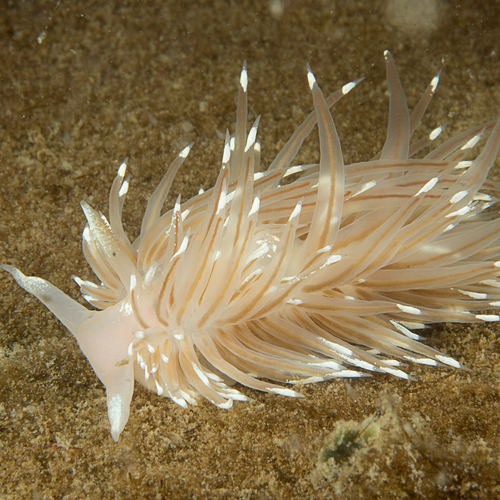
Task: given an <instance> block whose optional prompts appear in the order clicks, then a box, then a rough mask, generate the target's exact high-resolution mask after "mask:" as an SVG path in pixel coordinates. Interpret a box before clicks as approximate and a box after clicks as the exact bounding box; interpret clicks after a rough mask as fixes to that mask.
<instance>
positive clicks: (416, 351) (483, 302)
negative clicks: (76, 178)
mask: <svg viewBox="0 0 500 500" xmlns="http://www.w3.org/2000/svg"><path fill="white" fill-rule="evenodd" d="M385 59H386V66H387V77H388V84H389V96H390V103H389V104H390V105H389V124H388V132H387V139H386V141H385V144H384V146H383V149H382V151H381V152H380V153H379V154H378V155H376V156H375V157H374V158H373V159H371V160H370V161H366V162H360V163H354V164H350V165H345V164H344V161H343V156H342V151H341V146H340V141H339V138H338V135H337V132H336V128H335V124H334V121H333V118H332V115H331V113H330V110H329V108H330V107H331V106H333V105H334V104H335V103H336V102H337V101H338V100H339V99H340V98H341V97H342V96H344V95H345V94H347V93H348V92H349V91H351V90H352V89H353V88H354V87H355V86H356V84H357V83H358V81H355V82H351V83H349V84H347V85H345V86H344V87H343V88H342V89H340V90H339V91H337V92H335V93H333V94H332V95H330V96H329V97H327V98H326V99H325V97H324V96H323V94H322V92H321V90H320V88H319V87H318V84H317V82H316V79H315V77H314V75H313V73H312V72H311V70H310V68H308V72H307V78H308V82H309V87H310V89H311V92H312V96H313V101H314V111H313V112H312V113H311V114H310V115H309V116H308V117H307V118H306V119H305V120H304V122H303V123H302V124H301V125H300V126H299V127H298V129H297V130H296V131H295V133H294V134H293V135H292V137H291V138H290V140H289V141H288V142H287V143H286V145H285V147H284V148H283V149H282V150H281V152H280V153H279V154H278V155H277V157H276V159H275V160H274V161H273V162H272V163H271V165H270V166H269V167H268V168H267V170H264V171H261V170H260V168H259V160H260V145H259V143H258V141H257V126H258V122H259V119H257V120H256V121H255V123H254V124H253V126H252V127H251V129H250V131H249V132H248V134H247V70H246V66H244V67H243V71H242V73H241V78H240V88H239V95H238V106H237V117H236V130H235V133H234V135H230V134H229V132H226V139H225V146H224V153H223V158H222V166H221V169H220V173H219V175H218V178H217V181H216V183H215V186H214V187H213V188H212V189H210V190H208V191H206V192H201V193H200V194H198V195H197V196H195V197H193V198H191V199H190V200H187V201H185V202H183V203H181V200H180V197H179V198H178V199H177V202H176V203H175V206H174V207H173V208H172V209H171V210H169V211H167V212H165V213H162V207H163V204H164V201H165V199H166V197H167V195H168V192H169V189H170V187H171V184H172V180H173V179H174V177H175V175H176V172H177V171H178V169H179V167H180V166H181V165H182V163H183V162H184V160H185V159H186V157H187V155H188V153H189V151H190V148H191V146H187V147H186V148H185V149H184V150H183V151H182V152H181V153H180V154H179V156H178V157H177V158H176V159H175V160H174V161H173V163H172V164H171V165H170V167H169V169H168V170H167V172H166V174H165V176H164V177H163V179H162V181H161V182H160V184H159V186H158V187H157V188H156V190H155V191H154V193H153V194H152V196H151V198H150V199H149V202H148V204H147V208H146V212H145V214H144V218H143V221H142V226H141V230H140V234H139V236H138V237H137V239H136V240H135V241H133V242H131V241H129V239H128V237H127V236H126V234H125V232H124V230H123V227H122V222H121V220H122V208H123V204H124V201H125V196H126V194H127V191H128V186H129V181H128V178H127V177H126V164H125V162H124V163H123V164H122V165H121V166H120V168H119V169H118V173H117V176H116V178H115V180H114V182H113V184H112V187H111V191H110V195H109V221H108V219H106V218H105V217H104V215H102V214H100V213H99V212H96V211H95V210H94V209H92V208H91V207H90V206H89V205H88V204H87V203H85V202H82V208H83V211H84V213H85V216H86V218H87V225H86V226H85V229H84V231H83V252H84V254H85V257H86V259H87V261H88V263H89V264H90V266H91V267H92V269H93V271H94V273H95V274H96V276H97V278H98V280H99V282H100V284H98V285H97V284H95V283H92V282H89V281H83V280H81V279H79V278H75V281H76V283H77V284H78V286H79V287H80V290H81V293H82V294H83V297H84V298H85V299H86V300H87V301H88V302H89V303H90V304H91V305H92V306H93V307H94V309H92V310H89V309H87V308H85V307H83V306H82V305H80V304H78V303H77V302H76V301H74V300H72V299H71V298H69V297H68V296H66V295H65V294H64V293H63V292H61V291H60V290H59V289H57V288H56V287H54V286H53V285H51V284H50V283H49V282H47V281H45V280H43V279H41V278H37V277H27V276H25V275H24V274H22V273H21V271H19V270H18V269H16V268H14V267H12V266H8V265H3V266H2V268H3V269H4V270H6V271H8V272H9V273H11V275H12V276H13V277H14V279H15V280H16V281H17V283H18V284H19V285H20V286H21V287H22V288H24V289H25V290H26V291H28V292H29V293H31V294H33V295H34V296H36V297H37V298H38V299H39V300H40V301H41V302H43V303H44V304H45V305H46V306H47V307H48V308H49V309H50V310H51V311H52V312H53V313H54V315H55V316H57V318H58V319H59V320H60V321H61V322H62V323H63V324H64V325H65V326H66V327H67V328H68V330H69V331H70V332H71V333H72V334H73V335H74V336H75V338H76V339H77V341H78V344H79V346H80V348H81V350H82V351H83V353H84V354H85V356H86V357H87V359H88V360H89V362H90V364H91V365H92V368H93V369H94V371H95V373H96V374H97V376H98V377H99V379H100V380H101V382H102V383H103V384H104V386H105V388H106V395H107V407H108V416H109V421H110V424H111V435H112V437H113V439H114V440H115V441H116V440H118V437H119V435H120V433H121V432H122V431H123V429H124V427H125V425H126V423H127V420H128V417H129V408H130V402H131V399H132V395H133V390H134V379H135V380H137V381H138V382H139V383H141V384H143V385H144V386H146V387H147V388H149V389H151V390H153V391H155V392H156V393H157V394H158V395H161V396H165V397H169V398H171V399H172V400H173V401H175V402H176V403H178V404H179V405H181V406H183V407H186V406H187V404H188V403H190V404H195V402H196V397H197V396H199V395H201V396H203V397H205V398H207V399H208V400H209V401H211V402H212V403H214V404H215V405H217V406H219V407H221V408H229V407H231V405H232V404H233V401H234V400H245V399H246V397H245V395H243V394H242V393H241V392H240V391H238V390H237V388H235V387H234V386H233V382H238V383H240V384H241V385H244V386H247V387H250V388H252V389H257V390H260V391H267V392H273V393H276V394H281V395H284V396H294V397H297V396H300V394H299V393H297V392H296V391H294V390H292V389H289V388H285V387H283V386H282V385H279V384H280V383H287V384H291V385H293V384H295V383H297V382H299V381H301V382H302V383H304V382H318V381H323V380H328V379H332V378H335V377H356V376H365V375H367V374H368V373H370V372H384V373H390V374H393V375H395V376H397V377H402V378H408V376H407V374H406V373H405V372H404V371H403V370H402V369H401V368H402V366H401V365H402V363H405V362H414V363H420V364H425V365H434V366H436V365H439V364H446V365H449V366H452V367H455V368H460V366H461V365H460V363H458V362H457V361H455V360H454V359H452V358H450V357H447V356H444V355H441V354H440V353H439V352H438V351H436V350H434V349H432V348H430V347H428V346H426V345H425V344H423V343H422V342H419V336H418V335H417V334H416V333H415V330H416V331H418V330H419V329H421V328H424V327H425V325H427V324H429V323H436V322H442V321H449V322H464V323H466V322H483V321H498V320H499V319H500V318H499V316H498V315H496V314H485V313H483V312H482V311H484V310H487V309H490V310H491V309H495V308H498V307H499V306H500V281H499V280H498V276H499V274H500V258H499V255H500V244H499V243H500V237H499V234H500V233H499V230H500V217H498V215H497V212H491V211H488V210H487V209H488V208H489V207H490V206H492V205H493V204H494V203H496V202H497V201H498V200H497V198H496V197H494V195H492V194H486V193H485V192H484V191H485V190H488V192H489V193H495V192H498V190H500V184H498V183H495V182H492V181H488V180H487V175H488V172H489V170H490V168H491V167H492V165H493V163H494V162H495V159H496V157H497V154H498V151H499V148H500V121H499V122H488V123H484V124H482V125H479V126H477V127H474V128H472V129H470V130H468V131H466V132H463V133H461V134H460V135H458V136H456V137H454V138H452V139H449V140H447V141H446V142H444V143H443V144H441V145H440V146H438V147H436V148H434V149H433V150H432V151H431V152H429V153H427V154H426V155H425V156H424V157H423V158H421V159H418V158H415V156H416V155H417V153H418V152H419V151H421V150H422V149H423V148H424V147H426V146H429V145H432V143H433V141H434V140H435V139H436V138H437V136H438V135H439V133H440V132H441V130H442V128H441V127H438V128H437V129H435V130H434V131H432V132H431V133H430V134H428V135H427V136H426V137H424V138H423V139H420V140H417V141H415V142H413V143H411V142H410V139H411V137H412V135H413V133H414V131H415V129H416V127H417V126H418V124H419V123H420V121H421V119H422V116H423V114H424V112H425V111H426V109H427V106H428V104H429V102H430V100H431V98H432V96H433V94H434V92H435V90H436V86H437V84H438V81H439V75H438V76H436V77H435V78H434V79H432V81H431V83H430V85H429V87H428V88H427V90H426V92H425V93H424V95H423V97H422V99H421V100H420V102H419V103H418V104H417V106H416V108H415V109H414V110H413V112H412V113H411V114H410V113H409V111H408V106H407V103H406V99H405V95H404V92H403V89H402V87H401V83H400V80H399V77H398V74H397V71H396V67H395V64H394V60H393V58H392V56H391V54H390V53H389V52H386V53H385ZM315 125H317V126H318V130H319V139H320V161H319V164H308V165H295V166H292V161H293V159H294V158H295V156H296V154H297V151H298V150H299V148H300V146H301V144H302V142H303V141H304V139H305V138H306V137H307V136H308V135H309V134H310V133H311V131H312V129H313V128H314V127H315ZM483 136H487V137H488V138H487V140H486V142H485V144H484V146H483V147H482V151H481V152H480V153H479V154H478V155H477V156H476V157H475V158H472V159H469V156H470V155H472V152H473V146H475V145H476V143H477V142H478V141H479V140H480V139H481V138H482V137H483ZM292 174H295V177H296V178H295V180H293V182H289V178H290V176H291V175H292ZM285 179H286V182H284V180H285ZM275 382H277V383H275Z"/></svg>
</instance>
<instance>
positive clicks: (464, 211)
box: [445, 205, 471, 217]
mask: <svg viewBox="0 0 500 500" xmlns="http://www.w3.org/2000/svg"><path fill="white" fill-rule="evenodd" d="M470 209H471V207H470V206H469V205H466V206H465V207H462V208H461V209H460V210H457V211H456V212H452V213H451V214H448V215H446V216H445V217H456V216H458V215H465V214H468V213H469V212H470Z"/></svg>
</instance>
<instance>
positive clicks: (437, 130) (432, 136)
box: [429, 125, 443, 141]
mask: <svg viewBox="0 0 500 500" xmlns="http://www.w3.org/2000/svg"><path fill="white" fill-rule="evenodd" d="M442 131H443V126H442V125H441V126H439V127H437V128H435V129H434V130H433V131H432V132H431V133H430V134H429V139H430V140H431V141H433V140H434V139H437V138H438V137H439V135H440V134H441V132H442Z"/></svg>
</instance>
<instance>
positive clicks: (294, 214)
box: [288, 201, 302, 221]
mask: <svg viewBox="0 0 500 500" xmlns="http://www.w3.org/2000/svg"><path fill="white" fill-rule="evenodd" d="M301 210H302V201H299V202H298V203H297V205H295V208H294V209H293V211H292V213H291V214H290V218H289V219H288V220H289V221H291V220H292V219H294V218H295V217H297V216H298V215H299V214H300V211H301Z"/></svg>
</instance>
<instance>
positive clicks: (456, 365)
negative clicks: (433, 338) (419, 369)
mask: <svg viewBox="0 0 500 500" xmlns="http://www.w3.org/2000/svg"><path fill="white" fill-rule="evenodd" d="M436 359H437V360H439V361H441V363H444V364H445V365H448V366H453V368H461V367H462V365H461V364H460V363H459V362H458V361H455V360H454V359H453V358H449V357H448V356H443V355H441V354H437V355H436Z"/></svg>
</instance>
